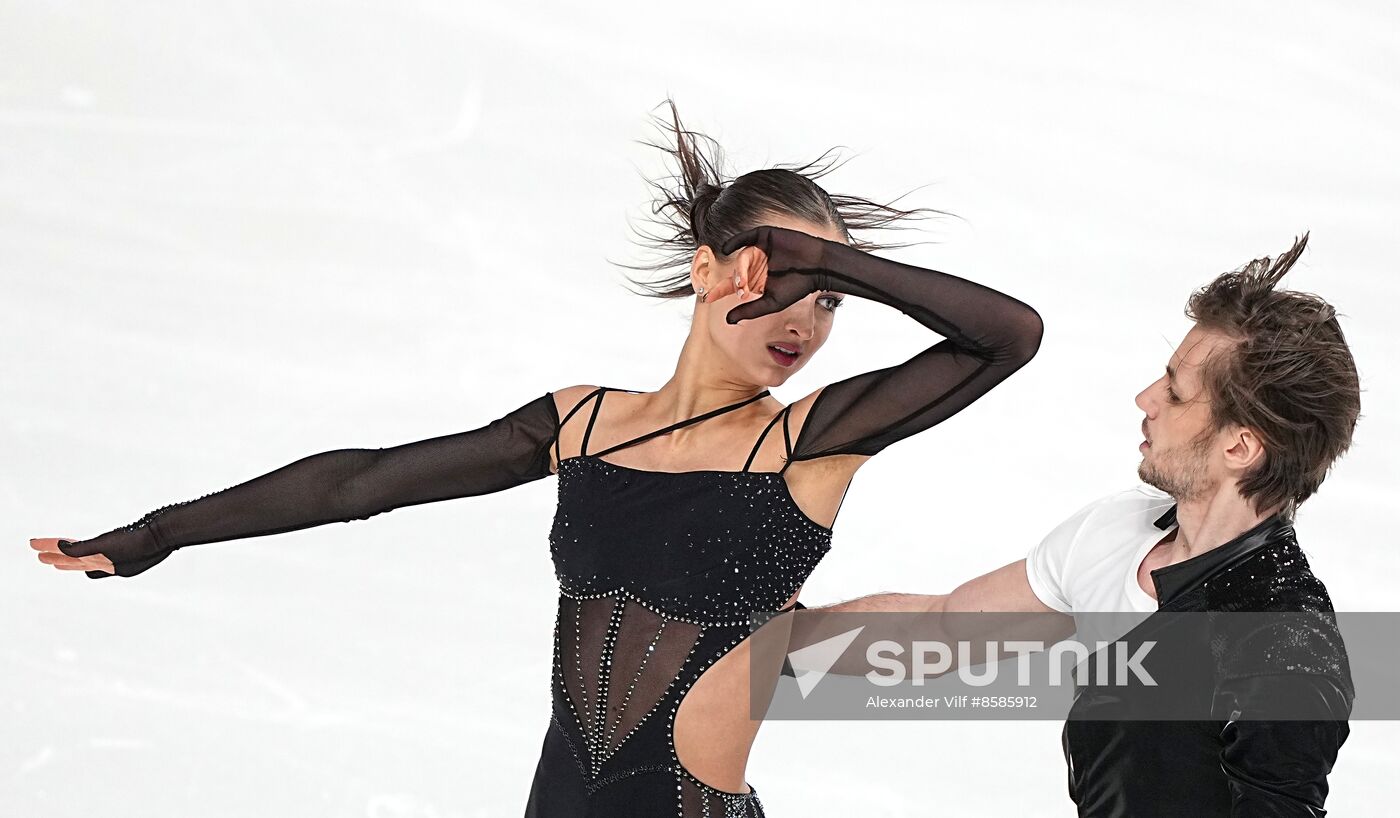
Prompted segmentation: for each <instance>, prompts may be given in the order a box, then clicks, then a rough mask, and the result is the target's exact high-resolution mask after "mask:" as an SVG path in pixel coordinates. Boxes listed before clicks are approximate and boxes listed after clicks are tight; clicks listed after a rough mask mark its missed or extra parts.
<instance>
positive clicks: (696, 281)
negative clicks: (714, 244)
mask: <svg viewBox="0 0 1400 818" xmlns="http://www.w3.org/2000/svg"><path fill="white" fill-rule="evenodd" d="M715 261H716V259H715V254H714V252H713V251H711V250H710V246H709V245H707V244H702V245H700V246H699V247H698V248H696V250H695V256H694V257H693V258H691V260H690V286H691V287H693V288H694V289H695V290H696V291H697V292H698V291H699V290H700V288H701V287H704V288H705V292H707V293H708V292H712V291H713V290H714V282H712V281H710V278H711V277H712V276H713V273H714V265H715Z"/></svg>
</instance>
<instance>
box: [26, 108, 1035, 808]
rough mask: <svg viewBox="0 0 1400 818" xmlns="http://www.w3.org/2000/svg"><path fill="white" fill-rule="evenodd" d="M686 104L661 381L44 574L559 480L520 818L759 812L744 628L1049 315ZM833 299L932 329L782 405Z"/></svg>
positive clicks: (179, 524) (112, 535)
mask: <svg viewBox="0 0 1400 818" xmlns="http://www.w3.org/2000/svg"><path fill="white" fill-rule="evenodd" d="M668 102H669V100H668ZM671 114H672V122H673V123H674V134H675V138H676V144H677V148H676V149H675V150H674V151H671V150H670V149H668V148H663V150H667V151H668V153H672V154H673V155H674V157H675V158H677V159H678V161H679V164H680V168H681V172H680V174H679V175H678V176H677V177H675V178H676V179H678V181H679V189H678V190H675V191H668V190H667V189H666V187H665V186H664V185H661V184H657V187H658V188H660V189H662V190H663V191H666V193H667V196H666V200H665V201H664V202H662V203H661V204H659V205H658V206H657V208H656V212H658V213H661V212H665V211H668V210H669V211H670V215H669V216H668V217H667V219H668V220H667V221H666V224H668V226H670V227H672V228H674V229H675V234H674V235H672V236H661V237H656V236H652V238H653V239H656V241H655V243H654V244H653V246H654V247H658V248H660V249H664V250H669V251H674V255H673V262H679V263H680V264H683V265H685V269H684V270H683V271H682V272H680V273H678V274H677V275H675V277H674V278H671V279H668V280H665V281H662V282H661V283H660V284H659V285H644V286H646V287H647V289H648V290H649V291H650V292H649V294H650V295H654V296H660V297H668V298H669V297H682V296H688V295H690V294H691V293H692V292H693V293H694V294H695V296H696V301H697V303H696V306H695V313H694V317H693V319H692V322H691V328H690V334H689V336H688V337H687V338H686V341H685V344H684V345H683V346H682V348H681V352H680V360H679V361H678V363H677V365H676V369H675V373H674V374H673V375H672V376H671V379H670V380H669V381H667V382H666V383H665V385H663V386H662V387H661V388H660V389H658V390H657V391H655V392H651V393H644V392H637V391H632V390H627V389H616V388H611V387H606V386H598V385H591V384H586V385H578V386H570V387H567V388H562V389H558V390H555V391H553V392H548V393H546V394H544V395H542V396H540V397H539V398H536V399H534V400H532V401H530V402H529V403H526V404H525V405H523V406H521V407H519V408H518V409H515V410H514V411H512V412H509V413H508V414H506V415H504V416H502V417H500V418H498V419H497V420H495V421H493V422H491V423H489V424H487V425H485V426H482V427H481V428H478V429H473V430H471V431H466V432H460V433H457V434H453V435H447V436H443V437H437V438H431V439H427V440H420V441H417V442H412V443H406V444H403V445H400V446H396V447H392V448H387V449H340V450H336V451H328V452H322V453H320V454H315V455H311V456H309V457H305V458H303V459H301V460H298V461H296V462H294V463H291V464H289V465H287V466H284V467H282V468H280V469H277V470H276V471H273V472H270V473H268V474H265V475H263V476H261V477H257V478H254V479H252V480H249V481H248V482H246V483H242V484H239V485H237V486H234V487H232V488H229V489H225V490H224V491H220V492H217V493H214V494H209V495H206V496H204V497H201V498H199V499H197V500H192V501H187V502H183V503H177V504H174V505H169V506H165V507H163V508H160V509H157V510H156V511H153V512H151V513H149V514H147V515H146V516H144V517H142V518H141V519H140V520H138V521H137V522H135V523H132V524H131V525H128V526H124V527H122V528H118V529H115V530H113V531H110V532H108V533H106V534H102V535H101V536H98V537H95V538H93V539H90V540H82V541H67V540H60V539H56V538H50V539H44V540H34V541H31V542H32V544H33V545H34V547H35V548H36V549H38V550H40V551H41V553H40V554H39V559H40V561H42V562H45V563H48V564H51V565H53V566H55V567H56V568H59V569H63V570H85V571H86V572H87V575H88V576H89V577H92V578H99V577H106V576H112V575H118V576H124V577H130V576H135V575H136V574H139V573H141V572H143V571H145V570H147V569H149V568H151V567H152V566H154V565H156V564H157V563H159V562H160V561H162V560H164V559H165V558H166V557H168V556H169V555H170V553H171V552H172V551H174V550H175V549H178V548H182V547H184V546H188V545H197V544H201V543H211V542H219V541H223V540H233V539H239V538H244V537H257V536H265V535H268V534H276V533H280V532H285V531H294V530H297V529H302V528H308V527H311V526H317V525H323V524H325V523H330V522H349V521H351V520H364V519H368V518H369V517H372V516H374V515H376V514H380V513H383V512H386V511H389V510H391V509H396V508H401V507H404V506H411V505H416V504H420V503H430V502H436V501H440V500H448V499H452V498H457V497H469V496H475V495H480V494H486V493H489V492H495V491H501V490H503V489H507V488H511V487H513V486H517V485H520V484H523V483H527V482H530V481H533V480H538V479H540V478H543V477H546V476H548V475H550V474H558V476H559V482H558V488H559V500H558V507H557V510H556V512H555V517H554V525H553V528H552V530H551V532H550V547H551V552H552V557H553V561H554V566H555V573H556V576H557V578H558V581H559V600H558V613H557V619H556V624H555V634H554V669H553V682H552V691H553V708H552V710H553V712H552V715H551V722H550V724H549V726H548V729H547V732H546V735H545V739H544V744H543V749H542V752H541V756H540V760H539V765H538V767H537V769H536V773H535V778H534V783H533V786H532V788H531V791H530V797H529V802H528V805H527V807H526V815H527V816H535V817H536V818H569V817H571V816H613V817H617V816H647V818H655V816H659V815H667V814H669V815H675V816H679V817H680V818H699V816H749V818H761V816H763V808H762V805H761V803H760V801H759V798H758V793H757V791H756V790H755V789H754V788H753V787H752V786H750V785H749V784H748V782H747V781H746V780H745V777H744V770H745V766H746V763H747V759H748V752H749V748H750V746H751V745H752V743H753V739H754V737H755V735H756V733H757V730H758V722H755V721H751V720H750V719H749V715H748V710H749V703H748V682H747V679H748V651H747V643H746V642H745V638H746V636H747V635H748V634H749V632H750V616H751V614H753V613H754V612H771V611H775V610H789V609H792V608H794V607H804V606H802V605H801V603H799V602H798V601H797V598H798V594H799V592H800V591H801V589H802V584H803V582H804V581H805V580H806V578H807V577H808V575H809V574H810V573H811V572H812V570H813V569H814V568H815V567H816V565H817V563H818V562H819V561H820V560H821V558H822V556H823V555H824V554H825V553H826V552H827V550H828V549H829V548H830V545H831V536H832V525H833V524H834V523H835V518H836V514H837V512H838V511H839V509H840V505H841V501H842V499H843V498H844V496H845V492H846V488H847V486H848V485H849V483H850V481H851V477H852V475H853V474H854V473H855V471H856V469H857V468H859V467H860V465H861V464H862V463H864V462H865V461H866V460H868V459H870V458H871V457H873V456H874V455H875V454H876V453H878V452H879V451H881V450H882V449H884V448H885V447H886V446H888V445H890V444H891V443H894V442H895V441H898V440H902V439H904V438H906V437H909V436H910V435H913V434H916V433H918V432H921V431H923V430H925V429H928V428H929V427H931V426H933V425H935V424H937V423H939V422H941V421H943V420H945V419H947V418H949V417H951V416H952V415H954V414H956V413H957V412H959V411H961V410H962V409H963V408H964V407H966V406H968V405H969V404H971V403H972V402H973V401H975V400H976V399H977V398H979V397H981V396H982V395H984V394H986V393H987V391H988V390H990V389H991V388H992V387H994V386H996V385H997V384H998V383H1000V382H1001V381H1003V380H1005V379H1006V378H1007V377H1008V376H1009V375H1011V373H1013V372H1015V371H1016V370H1017V369H1019V368H1020V367H1021V366H1023V365H1024V364H1026V363H1027V362H1028V361H1029V360H1030V359H1031V358H1032V357H1033V356H1034V355H1035V353H1036V350H1037V349H1038V348H1039V345H1040V338H1041V331H1042V325H1041V321H1040V316H1039V315H1038V314H1037V313H1036V311H1035V310H1033V309H1032V308H1031V307H1029V306H1027V305H1026V304H1024V303H1022V302H1021V301H1018V300H1017V299H1015V298H1012V297H1010V296H1007V295H1003V294H1002V293H999V292H997V291H995V290H992V289H989V288H987V287H984V286H982V285H980V284H975V283H973V282H971V281H966V280H964V279H961V278H958V277H956V276H953V275H949V274H946V273H941V272H937V271H934V270H927V269H922V268H919V267H914V266H911V265H908V264H901V263H898V262H895V261H890V260H887V259H883V258H880V257H877V256H874V255H870V254H869V253H868V252H866V249H869V248H872V247H875V245H871V244H868V243H857V242H856V241H855V240H853V239H852V237H851V235H850V233H849V228H850V227H852V226H855V227H857V228H866V227H879V226H882V225H884V224H887V223H889V222H891V221H893V220H895V219H897V218H899V217H902V216H909V215H912V214H913V213H914V212H915V211H900V210H897V209H894V208H892V207H889V206H887V205H877V204H874V203H872V202H869V201H867V200H864V199H858V198H855V197H848V196H836V197H833V196H830V195H828V194H827V192H826V191H825V190H823V189H822V188H821V187H820V186H818V185H817V184H816V183H815V182H814V181H813V179H815V178H817V177H818V176H820V175H822V173H825V172H826V171H822V172H820V173H815V174H811V175H808V174H806V173H804V171H806V170H807V169H808V168H810V167H811V165H806V166H802V167H799V168H795V169H785V168H772V169H765V170H757V171H753V172H751V173H746V174H744V175H742V176H739V177H738V178H736V179H733V180H732V181H726V180H724V179H723V178H722V177H721V175H720V172H719V171H718V170H717V163H716V162H715V161H713V160H712V159H711V158H709V157H707V156H706V155H705V153H704V151H703V150H701V149H700V148H699V147H698V143H697V138H703V139H706V141H707V142H708V143H709V144H710V145H715V143H714V142H713V140H708V138H707V137H701V135H699V134H695V133H694V132H692V131H687V130H685V129H684V128H682V127H681V123H680V119H679V117H678V116H677V115H676V112H675V106H674V104H672V105H671ZM665 124H666V125H667V126H668V127H669V125H670V124H671V123H665ZM654 147H662V146H660V145H654ZM715 149H716V156H718V146H717V145H715ZM828 170H829V168H828ZM667 266H669V265H668V264H666V263H662V264H657V265H652V267H651V268H650V269H664V268H665V267H667ZM643 269H647V268H643ZM843 295H854V296H860V297H863V298H869V299H871V300H874V301H878V302H880V303H882V304H887V305H889V306H891V307H894V308H895V309H898V310H900V311H901V312H903V313H905V314H906V315H909V316H910V317H912V318H913V319H914V320H916V321H918V322H919V323H921V324H923V325H924V326H926V327H928V328H929V329H930V330H932V331H933V332H935V333H937V334H938V335H940V336H942V338H943V340H941V341H938V342H937V343H934V344H933V345H932V346H930V347H929V348H927V349H926V350H924V351H923V352H921V353H919V354H918V355H915V356H914V357H913V358H910V359H909V360H907V361H905V362H904V363H901V364H898V365H896V366H888V367H885V368H883V369H876V370H872V371H870V372H866V373H864V374H861V375H856V376H854V377H851V378H847V379H845V380H843V381H839V382H836V383H832V384H829V385H827V386H825V387H823V388H821V389H818V390H816V391H815V392H812V393H811V394H810V395H807V396H806V397H804V398H802V399H801V400H798V401H796V402H795V403H792V404H789V405H787V406H784V405H782V404H781V403H779V402H778V401H777V400H776V399H775V398H773V397H772V396H770V395H769V387H772V386H777V385H780V384H782V383H783V382H784V381H786V380H787V379H788V378H789V377H790V376H791V375H792V374H793V373H794V372H796V371H797V370H798V369H800V368H801V367H802V366H803V365H804V364H805V363H806V362H807V360H809V359H810V358H811V357H812V355H814V354H815V353H816V352H817V350H818V349H820V348H821V346H822V344H823V343H824V342H825V341H826V339H827V337H828V336H829V334H830V333H831V329H832V325H833V320H834V313H835V311H836V309H837V308H838V307H839V305H840V304H841V302H842V298H843ZM705 421H708V422H705Z"/></svg>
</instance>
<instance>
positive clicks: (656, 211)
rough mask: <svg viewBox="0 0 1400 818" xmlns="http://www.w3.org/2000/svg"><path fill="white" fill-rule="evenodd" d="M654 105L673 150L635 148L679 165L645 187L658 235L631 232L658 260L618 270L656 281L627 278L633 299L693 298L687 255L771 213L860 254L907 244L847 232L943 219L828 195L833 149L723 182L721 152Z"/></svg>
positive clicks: (720, 241)
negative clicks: (645, 273)
mask: <svg viewBox="0 0 1400 818" xmlns="http://www.w3.org/2000/svg"><path fill="white" fill-rule="evenodd" d="M662 104H663V105H669V106H670V108H671V118H670V121H669V122H667V121H666V120H665V119H663V118H661V117H657V116H655V115H653V119H654V120H655V122H656V123H657V125H658V129H659V130H661V131H663V132H669V133H670V134H671V137H670V138H668V139H667V142H671V141H672V140H674V143H675V144H674V145H669V144H667V145H662V144H657V143H655V142H647V141H642V144H644V145H648V146H650V147H653V148H656V149H658V150H660V151H662V152H664V153H665V154H666V155H667V156H668V157H669V158H670V159H672V160H674V161H675V163H676V164H677V165H678V166H679V172H677V173H675V174H673V175H671V176H667V177H664V178H663V179H662V180H660V181H657V180H652V179H648V180H647V181H648V184H650V185H651V186H652V187H653V188H655V190H656V191H657V192H658V194H659V196H658V197H657V199H656V200H655V201H654V202H653V203H652V208H651V210H652V214H653V215H654V216H656V217H658V218H654V219H651V222H652V223H653V224H656V225H659V226H660V227H661V228H662V232H661V233H660V234H657V233H650V232H647V231H645V230H637V231H636V232H637V233H638V234H639V235H640V237H641V240H640V242H639V243H640V244H641V245H642V246H644V247H647V248H649V249H651V250H654V251H656V252H657V253H659V254H660V256H661V257H660V259H659V260H657V261H655V262H653V263H651V264H641V265H634V264H619V265H618V266H620V267H626V268H628V269H632V270H650V271H654V272H660V273H663V274H664V275H663V276H662V277H661V278H660V279H658V280H655V281H639V280H637V279H634V278H632V277H631V276H628V280H629V281H631V282H632V283H634V284H636V285H638V286H640V287H642V288H643V289H644V290H645V291H644V292H641V293H639V294H640V295H647V296H652V297H656V298H684V297H687V296H691V295H693V294H694V290H693V289H692V288H691V285H690V261H691V258H693V257H694V255H695V251H696V250H697V249H698V248H699V247H700V246H701V245H709V246H710V248H711V249H713V250H715V252H716V253H718V252H719V251H718V248H719V247H720V246H722V245H723V244H724V242H725V240H727V239H728V238H729V237H730V236H734V235H737V234H739V233H742V232H743V231H745V230H748V229H749V228H752V227H757V226H758V225H760V224H763V223H764V221H765V219H766V218H767V217H770V216H771V215H773V214H779V215H784V216H791V217H793V218H796V219H802V220H805V221H809V222H812V223H815V224H823V225H829V226H831V227H834V228H837V229H838V230H840V231H841V233H842V234H843V235H845V236H846V240H847V241H848V242H849V243H850V245H851V246H852V247H855V248H857V249H859V250H865V251H867V252H870V251H875V250H887V249H892V248H896V247H907V246H909V244H908V243H876V242H871V241H865V240H862V239H859V238H856V237H853V236H852V235H851V231H852V230H868V229H876V228H889V229H893V230H902V229H905V228H903V227H901V226H899V225H895V224H893V223H894V222H896V221H899V220H900V219H921V218H928V216H929V215H940V216H943V215H948V214H946V213H944V212H943V211H940V210H933V209H931V208H927V207H920V208H914V209H913V210H901V209H899V208H897V207H893V206H892V204H893V203H891V204H877V203H876V202H872V201H870V200H868V199H862V198H860V197H858V196H841V195H837V196H833V195H830V194H828V193H827V192H826V191H825V190H823V189H822V187H821V186H820V185H818V184H817V183H816V181H815V180H816V179H819V178H821V177H822V176H825V175H826V174H828V173H830V172H831V171H833V170H835V169H836V168H838V167H840V166H841V164H844V163H840V164H836V165H832V164H831V163H830V162H827V163H826V164H825V165H819V164H818V163H820V162H821V161H822V160H823V159H824V158H826V157H827V155H828V154H830V153H831V152H832V150H835V149H834V148H833V149H832V150H828V151H827V152H826V153H823V154H822V155H821V156H820V157H818V158H817V159H816V160H815V161H813V162H809V163H807V164H805V165H801V166H795V167H784V166H776V167H773V168H768V169H764V170H755V171H750V172H749V173H745V174H744V175H742V176H739V177H737V178H735V179H732V180H727V179H726V178H725V173H724V152H723V150H722V149H721V148H720V145H719V143H718V142H716V141H715V140H713V139H711V138H710V137H708V136H705V135H704V134H701V133H697V132H695V131H690V130H686V129H685V128H684V127H683V126H682V125H681V120H680V115H679V114H678V113H677V112H676V104H675V103H674V102H672V101H671V100H670V99H669V98H667V99H666V100H665V101H664V102H663V103H662ZM813 168H815V170H814V169H813ZM900 198H903V197H900ZM894 201H899V199H895V200H894ZM667 271H671V272H669V273H668V272H667Z"/></svg>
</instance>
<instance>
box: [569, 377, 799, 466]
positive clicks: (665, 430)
mask: <svg viewBox="0 0 1400 818" xmlns="http://www.w3.org/2000/svg"><path fill="white" fill-rule="evenodd" d="M610 389H611V388H610V387H606V386H602V387H599V388H598V390H597V394H598V399H597V400H596V401H594V403H593V413H592V415H590V416H589V418H588V427H587V428H586V429H584V432H583V443H582V445H581V447H580V453H581V454H584V455H586V454H588V438H589V436H590V435H591V434H592V433H593V423H594V421H596V420H597V418H598V410H599V408H600V407H602V405H603V395H604V394H605V393H607V392H608V391H610ZM611 391H618V390H611ZM768 394H769V392H768V390H767V389H765V390H763V391H762V392H759V393H758V394H757V395H754V396H752V397H749V398H745V399H744V400H741V401H738V402H736V403H731V404H729V405H727V406H721V407H719V408H717V409H711V410H710V411H708V412H705V413H703V414H700V415H696V416H695V417H693V418H686V419H685V420H680V421H677V422H675V423H672V424H671V425H669V426H664V427H662V428H660V429H656V430H654V431H651V432H647V433H646V434H643V435H638V436H637V437H634V438H632V439H631V440H627V441H624V442H622V443H618V444H617V445H615V446H609V447H608V448H606V449H604V450H603V451H601V452H596V453H595V454H594V455H593V456H594V457H602V456H603V455H605V454H608V453H610V452H615V451H617V450H618V449H622V448H625V447H627V446H632V445H635V444H637V443H641V442H642V441H644V440H650V439H651V438H653V437H656V436H658V435H664V434H667V433H668V432H673V431H675V430H676V429H679V428H681V427H683V426H689V425H690V424H692V423H699V422H700V421H702V420H708V419H710V418H712V417H714V416H716V415H722V414H724V413H725V412H732V411H734V410H735V409H738V408H740V407H743V406H747V405H749V404H750V403H753V402H754V401H756V400H760V399H762V398H764V397H766V396H767V395H768ZM776 419H777V418H776V416H775V418H774V420H776ZM768 426H769V428H771V427H772V423H771V422H770V423H769V425H768ZM767 433H768V429H767V428H765V429H764V435H766V434H767ZM759 442H760V443H761V442H762V437H760V438H759ZM757 449H758V447H757V446H755V447H754V451H755V452H756V451H757ZM752 462H753V453H750V454H749V460H748V462H746V463H745V464H744V471H748V468H749V463H752Z"/></svg>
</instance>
